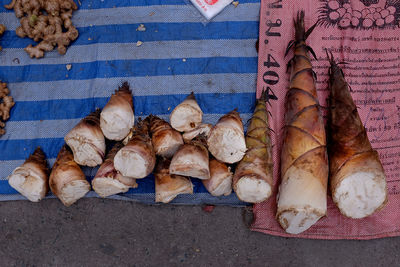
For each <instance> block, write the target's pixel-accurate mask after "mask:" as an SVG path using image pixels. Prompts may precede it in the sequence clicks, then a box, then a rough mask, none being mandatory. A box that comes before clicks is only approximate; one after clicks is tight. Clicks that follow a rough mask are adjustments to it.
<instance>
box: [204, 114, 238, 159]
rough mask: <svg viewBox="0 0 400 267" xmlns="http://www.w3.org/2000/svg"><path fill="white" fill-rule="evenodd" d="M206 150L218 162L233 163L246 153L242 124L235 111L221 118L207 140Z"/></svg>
mask: <svg viewBox="0 0 400 267" xmlns="http://www.w3.org/2000/svg"><path fill="white" fill-rule="evenodd" d="M207 145H208V150H209V151H210V153H211V154H212V155H213V156H214V157H215V158H216V159H217V160H219V161H222V162H225V163H235V162H238V161H240V160H241V159H242V158H243V156H244V155H245V152H246V140H245V137H244V129H243V123H242V120H241V118H240V116H239V113H238V112H237V111H236V110H233V111H231V112H229V113H228V114H226V115H224V116H222V117H221V118H220V119H219V120H218V122H217V124H216V125H215V126H214V127H213V128H212V129H211V131H210V133H209V135H208V138H207Z"/></svg>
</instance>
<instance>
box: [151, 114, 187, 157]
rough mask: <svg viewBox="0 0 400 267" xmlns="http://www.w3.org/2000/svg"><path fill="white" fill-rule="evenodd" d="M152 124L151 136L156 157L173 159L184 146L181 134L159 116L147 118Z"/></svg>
mask: <svg viewBox="0 0 400 267" xmlns="http://www.w3.org/2000/svg"><path fill="white" fill-rule="evenodd" d="M146 119H147V120H148V121H149V124H150V135H151V141H152V144H153V148H154V151H155V153H156V155H158V156H161V157H166V158H172V156H173V155H174V154H175V152H176V151H177V150H178V148H179V147H180V146H181V145H183V139H182V135H181V133H180V132H178V131H177V130H175V129H173V128H172V127H171V125H170V124H169V123H168V122H166V121H165V120H163V119H160V118H159V117H157V116H153V115H150V116H148V117H147V118H146Z"/></svg>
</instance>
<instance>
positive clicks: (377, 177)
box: [8, 12, 387, 234]
mask: <svg viewBox="0 0 400 267" xmlns="http://www.w3.org/2000/svg"><path fill="white" fill-rule="evenodd" d="M314 27H315V25H314V26H312V27H311V28H310V29H308V30H307V31H306V30H305V25H304V12H299V13H298V15H297V19H296V21H295V39H294V40H293V41H291V42H290V43H289V46H288V49H287V53H289V52H290V50H291V48H293V57H292V59H291V60H290V61H289V64H288V70H289V73H290V85H289V88H288V91H287V95H286V101H285V110H286V113H285V120H284V124H285V126H284V131H283V136H282V138H281V139H282V147H281V164H280V175H281V182H280V185H279V193H278V197H277V214H276V216H277V220H278V222H279V223H280V225H281V226H282V228H283V229H284V230H285V231H286V232H288V233H292V234H298V233H301V232H303V231H305V230H307V229H309V228H310V227H311V226H312V225H314V224H315V223H316V222H317V221H318V220H319V219H320V218H322V217H324V216H325V215H326V212H327V189H328V183H329V184H330V188H331V193H332V198H333V201H334V202H335V203H336V205H337V206H338V208H339V210H340V212H341V213H342V214H343V215H345V216H347V217H350V218H363V217H366V216H369V215H371V214H373V213H374V212H375V211H377V210H379V209H381V208H382V207H383V206H384V205H385V203H386V202H387V190H386V177H385V174H384V170H383V167H382V164H381V162H380V160H379V155H378V153H377V152H376V151H375V150H373V149H372V147H371V144H370V142H369V140H368V136H367V133H366V131H365V129H364V127H363V125H362V122H361V119H360V117H359V115H358V112H357V107H356V106H355V104H354V102H353V100H352V97H351V94H350V92H349V86H348V84H347V83H346V81H345V79H344V75H343V72H342V70H341V69H340V67H339V66H338V63H336V62H335V60H334V58H333V56H332V54H331V55H330V56H329V55H328V60H329V63H330V68H329V77H330V78H329V91H330V98H329V104H330V106H329V116H328V121H327V127H326V129H327V132H325V124H324V120H323V118H322V116H321V112H320V109H321V107H320V105H319V101H318V95H317V90H316V75H315V73H314V71H313V69H312V64H311V60H310V56H309V53H311V54H313V55H314V56H315V54H314V52H313V50H312V49H311V47H310V46H308V44H307V43H306V40H307V37H308V36H309V35H310V34H311V32H312V30H313V29H314ZM267 102H268V94H267V92H266V91H263V92H262V93H261V95H260V97H259V99H258V100H257V101H256V106H255V109H254V114H253V116H252V118H251V120H250V122H249V125H248V129H247V133H246V135H245V131H244V126H243V123H242V120H241V118H240V115H239V113H238V112H237V110H232V111H231V112H229V113H227V114H225V115H224V116H222V117H221V118H220V119H219V120H218V122H217V123H216V124H215V125H211V124H207V123H204V122H203V112H202V110H201V108H200V105H199V103H198V102H197V100H196V97H195V95H194V93H191V94H190V95H189V96H187V97H186V99H184V100H183V102H181V103H180V104H179V105H177V106H176V107H175V108H174V109H173V110H172V112H171V114H170V117H169V121H170V122H167V121H166V120H164V119H162V118H159V117H157V116H153V115H149V116H147V117H146V118H144V119H143V120H142V119H138V120H137V123H136V124H135V116H134V105H133V97H132V92H131V90H130V88H129V84H128V83H127V82H125V83H123V84H122V86H121V87H119V89H118V90H117V91H115V93H114V94H113V95H112V96H111V98H110V99H109V101H108V103H107V104H106V105H105V107H104V108H103V109H102V110H100V109H98V110H95V111H94V112H92V113H91V114H89V115H88V116H87V117H85V118H83V119H82V120H81V121H80V122H79V123H78V124H77V125H76V126H75V127H73V128H72V129H71V130H70V131H69V133H68V134H67V135H66V136H65V138H64V140H65V144H64V145H63V146H62V148H61V150H60V152H59V154H58V156H57V159H56V162H55V163H54V166H53V168H52V169H51V171H50V170H49V168H48V166H47V162H46V158H45V155H44V153H43V151H42V150H41V149H40V148H37V149H36V150H35V152H34V153H33V154H32V155H31V156H30V157H29V158H28V159H27V160H26V161H25V163H24V164H22V165H21V166H20V167H18V168H16V169H15V170H14V171H13V173H12V174H11V175H10V176H9V178H8V179H9V184H10V185H11V186H12V187H13V188H15V189H16V190H17V191H18V192H20V193H21V194H22V195H24V196H25V197H27V198H28V199H29V200H31V201H35V202H36V201H39V200H41V199H43V198H44V197H45V195H46V193H47V192H48V189H49V188H50V189H51V191H52V192H53V194H54V195H56V196H57V197H58V198H59V199H60V200H61V201H62V203H63V204H64V205H66V206H69V205H72V204H73V203H75V202H76V201H77V200H78V199H80V198H82V197H83V196H85V195H86V193H87V192H89V191H90V189H91V186H92V188H93V190H94V191H95V192H96V193H97V194H98V195H99V196H101V197H107V196H111V195H114V194H119V193H124V192H127V191H128V190H129V189H130V188H136V187H138V184H137V183H136V181H137V179H143V178H145V177H148V176H149V175H150V174H151V173H154V177H155V178H154V179H155V201H156V202H164V203H168V202H170V201H172V200H173V199H174V198H175V197H176V196H177V195H179V194H191V193H193V184H192V182H191V179H200V180H201V181H202V182H203V185H204V187H205V188H206V189H207V190H208V191H209V192H210V194H211V195H213V196H223V195H224V196H227V195H229V194H231V192H232V189H233V190H234V191H235V193H236V195H237V197H238V198H239V199H240V200H242V201H245V202H249V203H260V202H263V201H266V200H268V198H269V197H270V196H271V195H272V193H273V188H274V181H273V167H274V166H273V161H272V142H271V131H270V128H269V114H268V113H269V112H268V111H267V106H266V103H267ZM108 142H111V143H110V144H113V146H112V149H111V150H110V151H108V152H107V151H106V143H108ZM328 159H329V160H328ZM328 162H329V163H328ZM81 166H88V167H96V166H100V167H99V168H98V170H97V173H96V175H95V177H94V179H93V180H92V182H91V185H90V183H89V182H88V181H87V180H86V177H85V175H84V173H83V171H82V169H81ZM275 167H278V166H275ZM233 169H234V170H235V171H234V172H233V171H232V170H233ZM328 176H329V181H328Z"/></svg>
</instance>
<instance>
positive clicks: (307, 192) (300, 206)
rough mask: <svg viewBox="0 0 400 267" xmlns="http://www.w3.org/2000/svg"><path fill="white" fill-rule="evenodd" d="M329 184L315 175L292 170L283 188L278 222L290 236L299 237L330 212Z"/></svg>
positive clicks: (281, 186) (279, 202) (279, 200)
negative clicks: (327, 193)
mask: <svg viewBox="0 0 400 267" xmlns="http://www.w3.org/2000/svg"><path fill="white" fill-rule="evenodd" d="M326 190H327V188H326V184H325V183H321V181H320V180H319V179H318V178H317V177H315V176H314V175H313V174H312V173H311V172H308V171H304V170H303V169H299V168H297V167H296V166H292V167H290V168H289V169H288V171H287V172H286V173H285V175H284V176H283V178H282V183H281V185H280V187H279V196H278V210H277V218H278V221H279V223H280V224H281V226H282V228H283V229H285V231H286V232H287V233H290V234H299V233H301V232H303V231H305V230H307V229H308V228H310V227H311V226H312V225H313V224H314V223H316V222H317V221H318V220H319V219H320V218H321V217H323V216H325V214H326V210H327V197H326Z"/></svg>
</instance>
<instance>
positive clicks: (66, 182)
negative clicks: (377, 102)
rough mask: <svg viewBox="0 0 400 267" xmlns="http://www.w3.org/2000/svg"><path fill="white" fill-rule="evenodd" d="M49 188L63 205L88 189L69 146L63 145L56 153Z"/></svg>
mask: <svg viewBox="0 0 400 267" xmlns="http://www.w3.org/2000/svg"><path fill="white" fill-rule="evenodd" d="M49 184H50V189H51V191H52V192H53V194H54V195H56V196H57V197H58V198H59V199H60V200H61V202H62V203H63V204H64V205H65V206H67V207H68V206H71V205H72V204H74V203H75V202H76V201H77V200H78V199H80V198H82V197H83V196H85V195H86V193H87V192H89V191H90V184H89V183H88V181H86V177H85V174H84V173H83V172H82V170H81V168H80V167H79V165H78V164H77V163H76V162H75V161H74V157H73V155H72V153H71V151H70V150H69V148H68V147H67V146H66V145H64V146H63V147H62V148H61V150H60V152H59V153H58V155H57V159H56V162H55V163H54V165H53V168H52V170H51V174H50V179H49Z"/></svg>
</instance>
